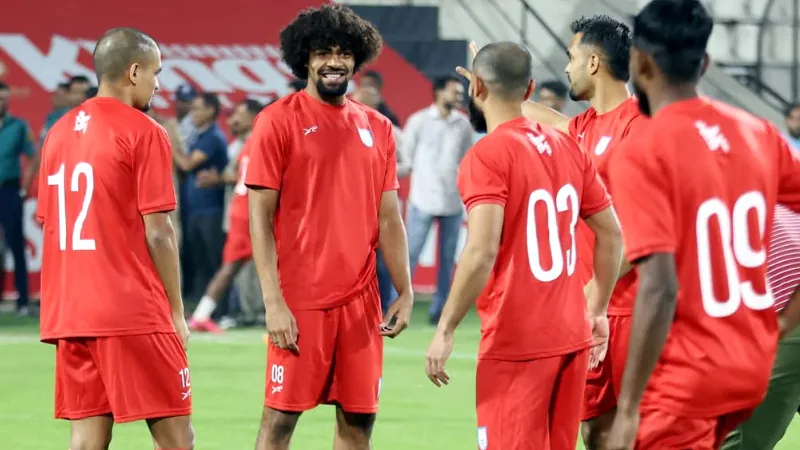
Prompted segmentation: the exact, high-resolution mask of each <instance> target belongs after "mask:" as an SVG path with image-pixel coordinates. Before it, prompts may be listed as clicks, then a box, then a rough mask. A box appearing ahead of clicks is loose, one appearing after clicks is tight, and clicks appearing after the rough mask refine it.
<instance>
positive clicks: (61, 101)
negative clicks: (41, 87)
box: [39, 82, 70, 144]
mask: <svg viewBox="0 0 800 450" xmlns="http://www.w3.org/2000/svg"><path fill="white" fill-rule="evenodd" d="M50 101H51V102H52V105H53V110H52V111H50V112H49V113H48V114H47V117H45V118H44V126H43V127H42V132H41V134H40V135H39V140H40V141H41V143H42V144H44V138H45V136H47V132H48V131H49V130H50V127H52V126H53V124H54V123H56V121H57V120H58V119H60V118H61V116H63V115H64V114H65V113H66V112H67V111H68V110H69V108H70V100H69V83H68V82H67V83H59V85H58V87H56V90H55V91H53V96H52V97H51V99H50Z"/></svg>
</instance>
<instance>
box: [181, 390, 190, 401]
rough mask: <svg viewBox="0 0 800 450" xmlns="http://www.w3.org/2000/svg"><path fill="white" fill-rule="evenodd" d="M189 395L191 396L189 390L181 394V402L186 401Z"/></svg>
mask: <svg viewBox="0 0 800 450" xmlns="http://www.w3.org/2000/svg"><path fill="white" fill-rule="evenodd" d="M191 395H192V390H191V389H189V390H188V391H186V392H184V393H183V394H181V401H183V400H186V399H187V398H189V397H190V396H191Z"/></svg>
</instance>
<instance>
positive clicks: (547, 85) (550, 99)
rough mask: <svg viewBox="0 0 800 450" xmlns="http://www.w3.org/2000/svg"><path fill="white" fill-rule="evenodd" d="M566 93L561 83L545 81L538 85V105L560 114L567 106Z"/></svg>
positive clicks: (565, 88)
mask: <svg viewBox="0 0 800 450" xmlns="http://www.w3.org/2000/svg"><path fill="white" fill-rule="evenodd" d="M567 93H568V90H567V87H566V86H564V84H563V83H561V82H559V81H556V80H549V81H545V82H544V83H542V84H540V85H539V103H541V104H543V105H545V106H547V107H549V108H552V109H555V110H556V111H558V112H561V111H563V110H564V106H565V105H566V104H567Z"/></svg>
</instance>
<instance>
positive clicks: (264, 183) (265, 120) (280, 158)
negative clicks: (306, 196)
mask: <svg viewBox="0 0 800 450" xmlns="http://www.w3.org/2000/svg"><path fill="white" fill-rule="evenodd" d="M272 109H274V108H272ZM250 140H251V147H250V163H249V164H248V166H247V174H246V175H245V179H244V183H245V185H247V186H255V187H259V188H266V189H274V190H280V188H281V185H282V184H283V173H284V171H285V170H286V159H287V155H286V154H287V152H288V151H289V148H288V138H287V137H286V136H285V135H284V133H283V132H282V131H281V128H280V126H279V124H278V121H277V119H276V117H275V116H274V115H273V113H272V111H271V110H265V111H263V112H261V113H260V114H259V115H258V117H257V118H256V121H255V123H254V124H253V133H252V134H251V135H250Z"/></svg>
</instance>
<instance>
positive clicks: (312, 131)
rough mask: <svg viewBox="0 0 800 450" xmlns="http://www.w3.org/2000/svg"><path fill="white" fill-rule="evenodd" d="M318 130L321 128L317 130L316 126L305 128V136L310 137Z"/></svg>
mask: <svg viewBox="0 0 800 450" xmlns="http://www.w3.org/2000/svg"><path fill="white" fill-rule="evenodd" d="M318 129H319V128H317V126H316V125H314V126H312V127H308V128H303V136H308V135H309V134H311V133H316V132H317V130H318Z"/></svg>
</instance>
